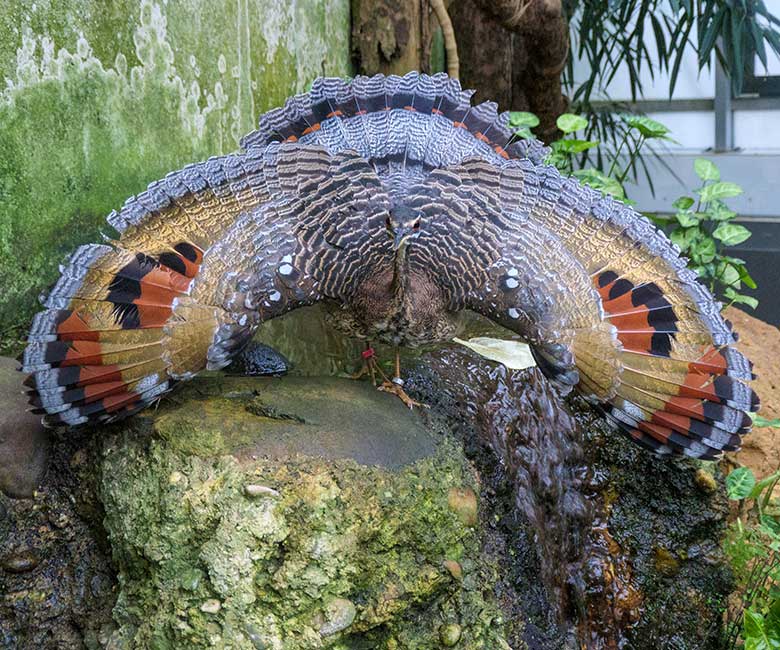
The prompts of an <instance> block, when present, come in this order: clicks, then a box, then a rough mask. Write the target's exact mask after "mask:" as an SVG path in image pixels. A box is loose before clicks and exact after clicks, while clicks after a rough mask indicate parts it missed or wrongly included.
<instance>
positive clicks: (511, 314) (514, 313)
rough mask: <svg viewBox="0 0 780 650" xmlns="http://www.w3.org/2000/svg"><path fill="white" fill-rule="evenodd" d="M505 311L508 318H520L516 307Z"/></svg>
mask: <svg viewBox="0 0 780 650" xmlns="http://www.w3.org/2000/svg"><path fill="white" fill-rule="evenodd" d="M506 313H507V314H509V318H515V319H517V318H520V312H519V311H517V309H515V308H514V307H512V308H510V309H509V311H507V312H506Z"/></svg>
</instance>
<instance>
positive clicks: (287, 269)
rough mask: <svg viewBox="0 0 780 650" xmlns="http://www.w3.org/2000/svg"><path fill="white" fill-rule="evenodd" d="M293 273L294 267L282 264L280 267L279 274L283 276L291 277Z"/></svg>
mask: <svg viewBox="0 0 780 650" xmlns="http://www.w3.org/2000/svg"><path fill="white" fill-rule="evenodd" d="M292 271H293V267H292V266H290V265H289V264H282V265H281V266H280V267H279V273H281V274H282V275H290V273H292Z"/></svg>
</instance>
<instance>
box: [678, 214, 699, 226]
mask: <svg viewBox="0 0 780 650" xmlns="http://www.w3.org/2000/svg"><path fill="white" fill-rule="evenodd" d="M674 218H675V219H677V223H679V224H680V225H681V226H682V227H683V228H692V227H694V226H698V225H699V220H698V219H697V218H696V215H695V214H694V213H693V212H691V211H690V210H679V211H678V212H677V214H676V215H674Z"/></svg>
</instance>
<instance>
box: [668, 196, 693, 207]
mask: <svg viewBox="0 0 780 650" xmlns="http://www.w3.org/2000/svg"><path fill="white" fill-rule="evenodd" d="M694 203H695V201H694V200H693V199H692V198H691V197H690V196H681V197H680V198H679V199H677V200H676V201H675V202H674V203H672V207H673V208H674V209H675V210H688V209H689V208H691V207H693V204H694Z"/></svg>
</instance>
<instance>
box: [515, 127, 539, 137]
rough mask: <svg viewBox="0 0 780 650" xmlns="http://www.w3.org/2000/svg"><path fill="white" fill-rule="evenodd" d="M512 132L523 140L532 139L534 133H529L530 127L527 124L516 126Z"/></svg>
mask: <svg viewBox="0 0 780 650" xmlns="http://www.w3.org/2000/svg"><path fill="white" fill-rule="evenodd" d="M513 133H514V134H515V135H516V136H517V137H518V138H522V139H523V140H533V138H534V134H533V133H531V129H529V128H528V127H527V126H518V127H516V128H515V129H514V130H513Z"/></svg>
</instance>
